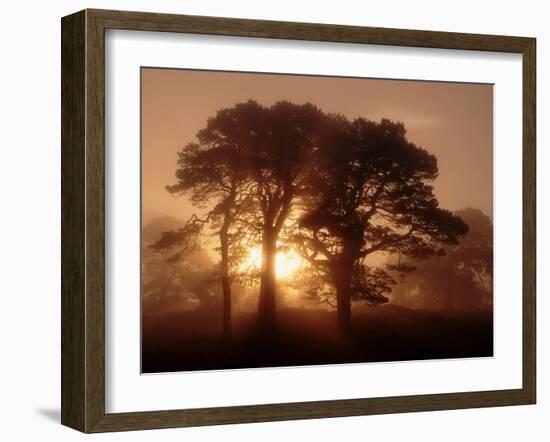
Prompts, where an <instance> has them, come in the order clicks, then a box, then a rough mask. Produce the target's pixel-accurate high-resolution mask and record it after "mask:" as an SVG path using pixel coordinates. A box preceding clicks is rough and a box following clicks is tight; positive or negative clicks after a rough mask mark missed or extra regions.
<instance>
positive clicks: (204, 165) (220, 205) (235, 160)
mask: <svg viewBox="0 0 550 442" xmlns="http://www.w3.org/2000/svg"><path fill="white" fill-rule="evenodd" d="M242 111H243V108H242V107H236V108H233V109H222V110H220V111H218V113H217V114H216V116H215V117H213V118H210V119H209V120H208V122H207V125H206V128H204V129H202V130H201V131H199V133H198V134H197V139H198V142H197V143H189V144H187V145H186V146H185V147H184V148H183V149H182V150H181V151H180V152H179V153H178V161H177V166H178V168H177V170H176V180H177V182H176V184H173V185H170V186H166V190H167V191H168V192H170V193H171V194H174V195H183V194H189V196H190V200H191V202H192V203H193V204H194V205H195V206H197V207H198V208H200V209H205V210H206V214H205V215H204V216H203V217H198V216H197V215H193V216H192V217H191V218H190V220H189V221H188V223H187V225H186V226H185V227H184V228H182V229H180V230H179V231H177V232H166V233H165V234H164V235H163V237H162V238H161V239H160V240H159V242H158V243H157V244H156V247H157V248H166V247H173V246H176V247H177V246H180V247H181V246H182V245H185V243H186V242H188V241H189V237H193V236H194V235H197V234H199V233H200V232H201V231H202V229H203V228H204V227H205V226H208V227H209V228H211V229H213V230H214V231H216V232H217V235H218V237H219V243H220V247H219V251H220V269H219V271H220V284H221V288H222V296H223V331H224V335H225V336H227V337H228V336H229V335H230V334H231V302H232V300H231V283H232V281H233V276H234V275H233V274H232V272H231V269H232V268H233V269H235V266H236V265H237V263H238V261H239V260H238V259H237V255H238V253H239V252H240V250H241V249H240V248H239V247H238V246H239V245H240V244H241V243H242V241H243V236H242V234H241V233H240V232H239V226H238V225H237V224H238V222H237V219H238V217H239V216H240V214H241V213H242V212H243V211H246V210H247V205H248V203H249V199H248V196H247V195H248V194H247V191H246V185H245V184H246V182H247V179H248V170H247V167H246V164H245V162H243V147H244V142H243V139H242V133H241V130H240V126H239V125H238V124H235V122H238V121H239V119H240V118H242ZM221 128H224V130H222V129H221ZM232 246H235V249H234V250H235V252H236V253H235V254H234V256H231V249H232ZM184 250H185V247H184Z"/></svg>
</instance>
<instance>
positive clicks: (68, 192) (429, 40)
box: [61, 10, 536, 433]
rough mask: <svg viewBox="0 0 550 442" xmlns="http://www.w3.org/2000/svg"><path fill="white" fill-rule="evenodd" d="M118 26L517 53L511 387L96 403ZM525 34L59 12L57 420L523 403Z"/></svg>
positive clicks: (528, 64) (530, 171) (531, 394)
mask: <svg viewBox="0 0 550 442" xmlns="http://www.w3.org/2000/svg"><path fill="white" fill-rule="evenodd" d="M106 29H124V30H140V31H163V32H175V33H194V34H210V35H221V36H240V37H262V38H273V39H291V40H304V41H322V42H342V43H358V44H376V45H390V46H408V47H419V48H441V49H458V50H476V51H495V52H508V53H517V54H521V55H522V57H523V362H522V366H523V385H522V387H521V388H518V389H513V390H496V391H475V392H464V393H462V392H457V393H445V394H428V395H413V396H400V397H378V398H363V399H346V400H330V401H316V402H299V403H296V402H293V403H281V404H271V405H249V406H230V407H221V408H198V409H181V410H170V411H147V412H132V413H113V414H111V413H106V412H105V390H106V386H105V298H104V293H105V269H104V263H105V261H104V249H105V159H104V158H105V141H104V140H105V75H104V74H105V30H106ZM535 54H536V41H535V39H533V38H525V37H511V36H495V35H474V34H458V33H448V32H431V31H416V30H404V29H384V28H367V27H356V26H339V25H326V24H310V23H291V22H277V21H263V20H241V19H232V18H216V17H199V16H185V15H168V14H154V13H140V12H122V11H106V10H84V11H81V12H78V13H75V14H73V15H70V16H67V17H64V18H63V19H62V181H61V182H62V339H61V345H62V410H61V421H62V424H64V425H66V426H69V427H72V428H75V429H77V430H80V431H83V432H87V433H88V432H104V431H123V430H142V429H151V428H168V427H185V426H197V425H214V424H229V423H242V422H261V421H279V420H289V419H310V418H325V417H338V416H357V415H369V414H382V413H402V412H412V411H429V410H445V409H460V408H472V407H489V406H506V405H520V404H533V403H535V397H536V381H535V379H536V349H535V329H536V324H535V319H536V318H535V281H536V274H535V272H536V266H535V260H536V253H535V250H536V249H535V247H536V245H535V240H536V233H535V223H536V221H535V215H536V206H535V204H536V203H535V200H536V198H535V197H536V188H535V186H536V184H535V183H536V178H535V115H536V95H535V87H536V81H535V79H536V78H535Z"/></svg>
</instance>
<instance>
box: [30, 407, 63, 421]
mask: <svg viewBox="0 0 550 442" xmlns="http://www.w3.org/2000/svg"><path fill="white" fill-rule="evenodd" d="M35 412H36V414H38V415H40V416H42V417H44V418H45V419H47V420H49V421H51V422H55V423H56V424H58V423H60V422H61V410H60V409H59V408H38V409H36V410H35Z"/></svg>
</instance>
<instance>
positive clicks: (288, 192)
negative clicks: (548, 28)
mask: <svg viewBox="0 0 550 442" xmlns="http://www.w3.org/2000/svg"><path fill="white" fill-rule="evenodd" d="M535 52H536V46H535V39H533V38H527V37H512V36H494V35H473V34H457V33H447V32H432V31H417V30H403V29H383V28H368V27H350V26H340V25H327V24H312V23H290V22H275V21H261V20H241V19H234V18H217V17H198V16H183V15H166V14H153V13H139V12H122V11H104V10H85V11H81V12H78V13H75V14H73V15H70V16H67V17H64V18H63V19H62V177H61V179H62V411H61V417H62V423H63V424H64V425H67V426H69V427H72V428H75V429H78V430H80V431H83V432H103V431H121V430H140V429H150V428H167V427H183V426H195V425H214V424H225V423H240V422H260V421H276V420H287V419H309V418H324V417H337V416H352V415H368V414H380V413H401V412H412V411H428V410H444V409H459V408H471V407H488V406H504V405H522V404H533V403H535V397H536V383H535V378H536V351H535V328H536V327H535V279H536V278H535V255H536V253H535V182H536V179H535V142H536V140H535V109H536V106H535Z"/></svg>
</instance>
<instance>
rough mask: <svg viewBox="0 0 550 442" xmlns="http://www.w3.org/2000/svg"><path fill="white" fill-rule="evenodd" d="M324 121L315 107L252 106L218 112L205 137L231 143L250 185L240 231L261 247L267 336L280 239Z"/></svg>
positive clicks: (261, 305)
mask: <svg viewBox="0 0 550 442" xmlns="http://www.w3.org/2000/svg"><path fill="white" fill-rule="evenodd" d="M323 116H324V114H323V113H322V112H321V111H319V110H318V109H317V108H316V107H315V106H313V105H311V104H304V105H295V104H292V103H289V102H284V101H283V102H278V103H275V104H274V105H272V106H271V107H265V106H262V105H260V104H258V103H257V102H255V101H252V100H250V101H248V102H246V103H240V104H237V105H236V106H235V107H233V108H231V109H226V110H223V111H221V112H218V114H217V115H216V117H215V118H213V119H211V120H209V123H208V126H207V128H206V129H205V130H204V131H203V132H202V136H203V138H204V139H205V140H208V142H209V143H213V144H215V145H218V144H223V145H225V144H228V143H229V144H231V145H232V146H235V148H233V150H232V151H233V152H238V155H239V158H238V164H239V165H240V167H242V169H239V170H240V171H243V177H244V176H245V177H246V178H243V179H242V180H240V181H239V185H242V184H243V182H245V183H246V185H245V186H243V187H244V189H245V190H244V191H243V192H244V195H245V200H246V201H247V206H246V210H243V211H242V212H241V213H240V214H239V220H238V221H239V223H240V226H241V229H242V231H248V235H249V236H250V237H251V238H255V239H256V240H258V241H259V242H261V247H262V270H261V277H260V294H259V302H258V323H259V325H260V326H261V327H262V328H263V329H264V330H266V331H269V330H273V328H274V326H275V315H276V302H275V301H276V272H277V271H276V254H277V247H278V241H279V238H280V233H281V231H282V229H283V227H284V226H285V222H286V220H287V218H288V216H289V214H290V212H291V209H292V204H293V202H294V200H295V199H296V197H297V196H298V195H299V194H300V192H301V189H302V179H303V177H304V175H305V169H306V166H307V164H308V163H307V160H308V158H309V157H310V155H311V153H312V151H313V148H314V145H315V134H316V131H317V130H318V128H319V127H320V126H322V119H323ZM221 158H223V157H221ZM182 160H185V159H182ZM209 161H211V162H212V163H213V164H216V162H219V161H220V157H219V156H217V155H215V156H213V157H212V158H210V159H209ZM182 165H183V162H182ZM180 167H182V166H180ZM214 167H215V166H214Z"/></svg>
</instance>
